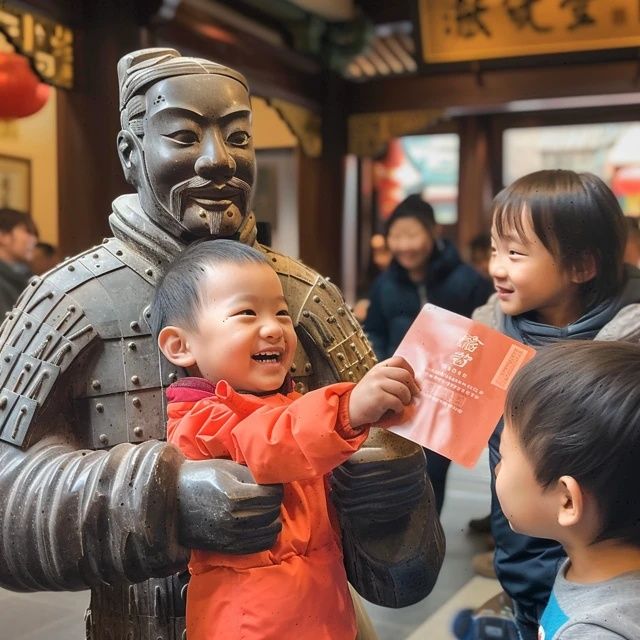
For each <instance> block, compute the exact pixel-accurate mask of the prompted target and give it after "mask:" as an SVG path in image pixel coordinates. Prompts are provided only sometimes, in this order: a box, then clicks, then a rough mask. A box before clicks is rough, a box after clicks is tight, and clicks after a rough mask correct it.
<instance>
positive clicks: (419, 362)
mask: <svg viewBox="0 0 640 640" xmlns="http://www.w3.org/2000/svg"><path fill="white" fill-rule="evenodd" d="M396 355H401V356H403V357H404V358H406V360H407V361H408V362H409V363H410V364H411V366H412V367H413V369H414V371H415V374H416V379H417V380H418V382H419V383H420V385H421V390H420V395H419V396H417V397H416V398H415V399H414V401H413V402H412V404H411V405H409V406H408V407H407V408H406V409H405V411H404V413H403V414H402V415H401V416H393V417H392V418H389V419H388V420H385V421H384V422H383V424H384V425H385V426H386V425H394V426H391V427H390V428H389V430H390V431H393V432H394V433H397V434H398V435H401V436H403V437H404V438H407V439H409V440H413V442H417V443H418V444H421V445H422V446H424V447H427V448H428V449H431V450H432V451H436V452H438V453H440V454H442V455H443V456H446V457H447V458H449V459H451V460H453V461H454V462H458V463H459V464H461V465H463V466H465V467H472V466H473V465H475V463H476V462H477V461H478V458H479V456H480V454H481V453H482V450H483V449H484V447H486V446H487V441H488V440H489V437H490V435H491V433H492V432H493V430H494V428H495V426H496V425H497V424H498V421H499V420H500V416H501V415H502V412H503V410H504V401H505V398H506V395H507V387H508V386H509V383H510V382H511V380H512V379H513V377H514V376H515V374H516V372H517V371H518V369H520V367H521V366H522V365H523V364H524V363H525V362H527V361H528V360H530V359H531V358H533V356H534V355H535V349H532V348H531V347H527V346H525V345H523V344H522V343H520V342H518V341H516V340H512V339H511V338H508V337H507V336H505V335H503V334H502V333H500V332H498V331H495V330H493V329H490V328H489V327H487V326H486V325H483V324H481V323H479V322H474V321H473V320H470V319H469V318H465V317H463V316H459V315H458V314H456V313H451V312H450V311H446V310H445V309H441V308H440V307H436V306H435V305H432V304H427V305H425V306H424V307H423V309H422V311H420V313H419V314H418V317H417V318H416V319H415V321H414V323H413V324H412V325H411V327H410V329H409V331H408V332H407V334H406V336H405V337H404V340H403V341H402V342H401V343H400V346H399V347H398V349H397V351H396Z"/></svg>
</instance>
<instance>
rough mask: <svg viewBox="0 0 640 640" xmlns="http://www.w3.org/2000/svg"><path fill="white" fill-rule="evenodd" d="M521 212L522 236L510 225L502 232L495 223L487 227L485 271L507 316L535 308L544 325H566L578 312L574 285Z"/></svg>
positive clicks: (527, 218)
mask: <svg viewBox="0 0 640 640" xmlns="http://www.w3.org/2000/svg"><path fill="white" fill-rule="evenodd" d="M522 215H523V226H524V231H525V235H524V237H521V236H520V235H518V232H517V230H516V229H515V227H514V226H507V227H506V228H505V229H503V231H504V234H503V235H500V234H499V233H498V231H497V229H496V225H495V223H494V225H493V227H492V229H491V259H490V261H489V273H490V274H491V277H492V278H493V284H494V286H495V288H496V291H497V293H498V300H499V303H500V308H501V309H502V312H503V313H505V314H506V315H509V316H517V315H520V314H522V313H527V312H529V311H535V312H536V315H537V320H538V321H540V322H542V323H544V324H549V325H553V326H558V327H561V326H565V325H567V324H570V323H571V322H573V321H575V320H577V319H578V318H579V317H580V315H581V304H580V298H579V289H578V285H577V284H575V283H574V282H573V281H572V278H571V277H570V276H569V274H567V273H566V272H565V271H564V270H563V269H562V267H561V265H560V264H558V262H557V260H556V258H555V257H554V256H553V255H552V254H551V253H550V252H549V250H548V249H547V248H546V247H545V246H544V244H542V241H541V240H540V238H539V237H538V236H537V235H536V233H535V231H534V229H533V224H532V222H531V218H530V216H529V215H528V213H526V212H523V213H522Z"/></svg>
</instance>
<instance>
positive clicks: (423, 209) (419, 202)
mask: <svg viewBox="0 0 640 640" xmlns="http://www.w3.org/2000/svg"><path fill="white" fill-rule="evenodd" d="M400 218H414V219H415V220H417V221H418V222H419V223H420V224H422V226H423V227H424V228H425V229H426V230H427V232H428V233H429V235H430V236H433V229H434V227H435V226H436V218H435V214H434V212H433V207H432V206H431V205H430V204H429V203H428V202H427V201H426V200H423V199H422V198H421V197H420V194H419V193H412V194H411V195H410V196H407V197H406V198H405V199H404V200H403V201H402V202H401V203H400V204H399V205H398V206H397V207H396V208H395V209H394V210H393V211H392V212H391V215H390V216H389V217H388V218H387V221H386V222H385V226H384V235H385V238H386V237H387V236H388V235H389V230H390V229H391V225H392V224H393V223H394V222H395V221H396V220H399V219H400Z"/></svg>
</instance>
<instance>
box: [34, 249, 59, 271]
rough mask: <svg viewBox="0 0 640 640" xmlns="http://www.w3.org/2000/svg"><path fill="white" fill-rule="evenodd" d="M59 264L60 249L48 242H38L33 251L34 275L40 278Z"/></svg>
mask: <svg viewBox="0 0 640 640" xmlns="http://www.w3.org/2000/svg"><path fill="white" fill-rule="evenodd" d="M58 262H60V256H59V255H58V249H57V248H56V247H54V246H53V245H52V244H49V243H48V242H37V243H36V246H35V247H34V250H33V256H32V258H31V261H30V265H31V271H32V272H33V274H34V275H36V276H39V275H42V274H43V273H46V272H47V271H49V269H53V267H55V266H56V265H57V264H58Z"/></svg>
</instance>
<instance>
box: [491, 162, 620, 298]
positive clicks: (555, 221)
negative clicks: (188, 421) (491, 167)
mask: <svg viewBox="0 0 640 640" xmlns="http://www.w3.org/2000/svg"><path fill="white" fill-rule="evenodd" d="M523 212H526V213H528V214H529V215H530V216H531V222H532V224H533V229H534V231H535V233H536V235H537V236H538V237H539V238H540V240H541V242H542V244H543V245H544V246H545V247H546V248H547V250H548V251H549V252H550V253H551V254H552V255H553V256H554V257H555V258H556V259H557V260H558V261H559V263H560V266H561V268H562V269H563V270H564V271H565V272H572V271H574V270H575V271H576V272H578V273H580V272H581V271H583V270H584V268H585V267H586V266H588V264H589V260H593V261H594V263H595V268H596V275H595V277H594V278H593V279H592V280H590V281H589V282H585V283H584V284H583V285H582V288H581V295H582V302H583V304H584V307H585V310H587V309H590V308H591V307H594V306H595V305H597V304H599V303H600V302H602V301H604V300H606V299H607V298H610V297H611V296H614V295H616V294H617V293H618V292H619V290H620V289H621V287H622V285H623V283H624V266H623V255H624V248H625V242H626V228H625V223H624V216H623V213H622V210H621V209H620V205H619V204H618V200H617V199H616V197H615V196H614V195H613V193H612V192H611V190H610V189H609V187H607V185H606V184H605V183H604V182H603V181H602V180H601V179H600V178H598V177H597V176H595V175H593V174H591V173H576V172H575V171H567V170H564V169H556V170H545V171H536V172H535V173H530V174H529V175H526V176H524V177H522V178H520V179H518V180H516V181H515V182H514V183H513V184H511V185H510V186H508V187H507V188H506V189H503V190H502V191H501V192H500V193H499V194H498V195H497V196H496V197H495V198H494V200H493V210H492V218H493V223H494V225H495V228H496V231H497V232H498V234H499V235H501V236H502V235H505V234H506V233H508V230H509V229H514V230H515V231H516V232H517V234H518V235H519V236H520V237H521V238H522V239H523V240H526V234H525V230H524V218H523Z"/></svg>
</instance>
